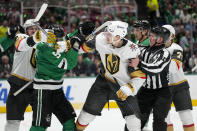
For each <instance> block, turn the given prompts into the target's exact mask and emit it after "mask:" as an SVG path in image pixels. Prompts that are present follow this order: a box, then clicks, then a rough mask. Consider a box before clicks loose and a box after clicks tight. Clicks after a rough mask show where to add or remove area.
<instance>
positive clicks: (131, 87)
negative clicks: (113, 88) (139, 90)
mask: <svg viewBox="0 0 197 131" xmlns="http://www.w3.org/2000/svg"><path fill="white" fill-rule="evenodd" d="M126 86H128V87H129V88H130V89H131V91H132V92H134V88H133V86H132V84H131V83H127V84H126Z"/></svg>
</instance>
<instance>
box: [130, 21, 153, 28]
mask: <svg viewBox="0 0 197 131" xmlns="http://www.w3.org/2000/svg"><path fill="white" fill-rule="evenodd" d="M133 27H134V28H139V27H141V28H143V29H150V23H149V22H148V21H147V20H137V21H135V22H134V24H133Z"/></svg>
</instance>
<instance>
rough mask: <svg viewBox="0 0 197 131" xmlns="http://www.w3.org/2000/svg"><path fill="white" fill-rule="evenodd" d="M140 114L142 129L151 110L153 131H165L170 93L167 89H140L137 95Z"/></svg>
mask: <svg viewBox="0 0 197 131" xmlns="http://www.w3.org/2000/svg"><path fill="white" fill-rule="evenodd" d="M137 98H138V102H139V107H140V110H141V113H142V119H141V122H142V123H141V125H142V129H143V127H144V126H145V124H146V121H147V120H148V118H149V115H150V113H151V111H152V110H153V131H166V130H167V123H166V122H165V118H166V117H167V115H168V112H169V110H170V106H171V93H170V90H169V88H168V87H165V88H159V89H147V88H144V87H142V88H140V90H139V91H138V94H137Z"/></svg>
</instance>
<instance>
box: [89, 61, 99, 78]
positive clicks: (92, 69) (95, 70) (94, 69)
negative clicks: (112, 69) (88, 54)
mask: <svg viewBox="0 0 197 131" xmlns="http://www.w3.org/2000/svg"><path fill="white" fill-rule="evenodd" d="M100 64H101V61H100V59H99V57H95V58H94V63H92V64H91V65H90V66H89V68H88V73H87V75H88V76H96V75H98V74H99V73H100Z"/></svg>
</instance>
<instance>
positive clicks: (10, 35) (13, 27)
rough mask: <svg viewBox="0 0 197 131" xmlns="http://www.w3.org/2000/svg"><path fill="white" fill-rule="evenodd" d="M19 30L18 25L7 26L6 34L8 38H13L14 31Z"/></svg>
mask: <svg viewBox="0 0 197 131" xmlns="http://www.w3.org/2000/svg"><path fill="white" fill-rule="evenodd" d="M18 30H19V26H10V27H9V28H8V32H7V35H8V38H10V39H14V37H15V35H16V32H17V31H18Z"/></svg>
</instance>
